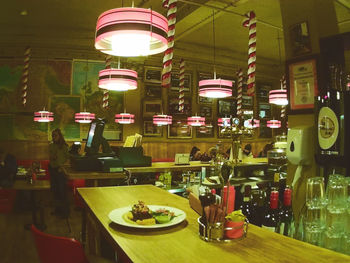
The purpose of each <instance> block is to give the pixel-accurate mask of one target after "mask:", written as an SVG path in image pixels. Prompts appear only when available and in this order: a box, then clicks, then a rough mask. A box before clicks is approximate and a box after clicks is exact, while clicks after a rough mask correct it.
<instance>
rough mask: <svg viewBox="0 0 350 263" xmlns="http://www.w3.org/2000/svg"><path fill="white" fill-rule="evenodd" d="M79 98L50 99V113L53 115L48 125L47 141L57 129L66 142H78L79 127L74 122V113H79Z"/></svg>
mask: <svg viewBox="0 0 350 263" xmlns="http://www.w3.org/2000/svg"><path fill="white" fill-rule="evenodd" d="M80 103H81V98H80V96H64V95H62V96H60V95H56V96H52V97H51V98H50V111H52V112H53V114H54V121H53V122H51V123H50V125H49V127H50V128H49V130H50V132H49V136H48V137H49V140H51V132H52V131H53V130H54V129H56V128H59V129H61V131H62V134H63V135H64V138H65V139H66V140H68V141H72V140H80V126H79V123H76V122H75V120H74V115H75V113H78V112H80V106H81V105H80Z"/></svg>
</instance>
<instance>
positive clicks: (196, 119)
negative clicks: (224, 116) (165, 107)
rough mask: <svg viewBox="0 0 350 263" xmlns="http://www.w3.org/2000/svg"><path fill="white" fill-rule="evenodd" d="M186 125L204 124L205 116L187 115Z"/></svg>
mask: <svg viewBox="0 0 350 263" xmlns="http://www.w3.org/2000/svg"><path fill="white" fill-rule="evenodd" d="M187 125H191V126H196V127H199V126H204V125H205V117H201V116H192V117H187Z"/></svg>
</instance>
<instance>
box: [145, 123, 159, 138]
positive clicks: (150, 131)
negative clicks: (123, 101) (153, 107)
mask: <svg viewBox="0 0 350 263" xmlns="http://www.w3.org/2000/svg"><path fill="white" fill-rule="evenodd" d="M143 136H145V137H162V136H163V126H158V125H154V124H153V121H152V120H146V121H144V122H143Z"/></svg>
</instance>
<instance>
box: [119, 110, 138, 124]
mask: <svg viewBox="0 0 350 263" xmlns="http://www.w3.org/2000/svg"><path fill="white" fill-rule="evenodd" d="M115 122H116V123H119V124H131V123H134V122H135V115H134V114H130V113H126V112H124V113H120V114H116V115H115Z"/></svg>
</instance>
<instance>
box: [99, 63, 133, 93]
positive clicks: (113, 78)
mask: <svg viewBox="0 0 350 263" xmlns="http://www.w3.org/2000/svg"><path fill="white" fill-rule="evenodd" d="M98 87H99V88H101V89H107V90H113V91H127V90H135V89H137V72H136V71H134V70H131V69H119V68H118V69H114V68H110V69H103V70H100V72H99V73H98Z"/></svg>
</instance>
